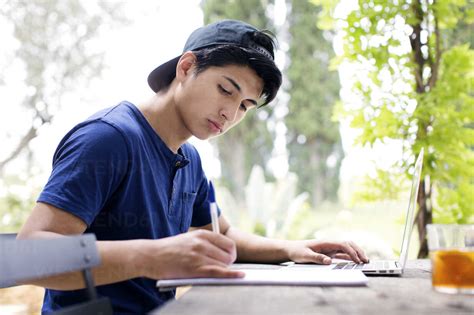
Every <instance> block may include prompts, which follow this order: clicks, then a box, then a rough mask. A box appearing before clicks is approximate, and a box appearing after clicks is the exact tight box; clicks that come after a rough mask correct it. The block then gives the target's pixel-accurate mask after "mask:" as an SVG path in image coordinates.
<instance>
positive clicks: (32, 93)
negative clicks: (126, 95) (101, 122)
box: [0, 0, 125, 173]
mask: <svg viewBox="0 0 474 315" xmlns="http://www.w3.org/2000/svg"><path fill="white" fill-rule="evenodd" d="M0 16H1V17H2V18H5V19H6V20H7V21H8V22H9V23H10V25H11V26H12V32H13V36H14V38H15V40H16V41H17V43H18V45H17V48H16V50H15V51H14V52H13V53H12V56H13V57H12V58H13V59H15V60H16V61H19V62H20V63H21V64H22V65H23V67H24V73H25V75H24V91H25V93H24V94H25V97H24V98H23V101H22V105H23V106H24V107H25V108H26V109H27V112H28V114H29V119H31V124H30V126H29V129H28V130H27V131H25V133H24V134H23V135H22V136H19V137H18V141H17V145H16V146H15V147H14V148H12V149H11V152H10V154H9V155H8V156H6V157H5V158H4V159H3V160H0V173H1V172H2V170H3V168H4V166H5V165H6V164H8V163H9V162H10V161H12V160H14V159H15V158H16V157H17V156H18V155H19V154H20V153H21V152H22V151H24V150H25V149H28V144H29V143H30V141H31V140H32V139H34V138H35V137H36V136H37V134H38V130H39V129H40V128H41V126H43V125H45V124H48V123H50V122H51V121H52V119H53V117H54V114H55V112H56V111H57V109H58V108H59V107H60V106H61V97H62V95H63V94H64V93H65V92H67V91H68V90H71V89H74V88H75V87H76V86H77V85H78V84H81V83H84V82H87V81H88V80H89V79H91V78H93V77H95V76H97V75H99V74H100V72H101V70H102V68H103V51H97V49H96V48H94V46H93V45H91V43H93V40H94V38H95V37H96V36H97V35H98V33H99V32H100V30H101V29H103V28H104V25H109V26H110V25H111V24H113V23H118V22H124V21H125V19H124V18H123V16H122V13H121V12H120V3H115V4H114V3H110V2H105V1H98V2H94V3H89V2H87V3H86V2H83V1H79V0H66V1H62V0H47V1H46V0H34V1H33V0H18V1H7V2H6V3H5V4H3V5H2V7H1V8H0ZM7 66H8V65H7Z"/></svg>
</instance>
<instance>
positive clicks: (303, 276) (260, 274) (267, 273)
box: [156, 268, 368, 291]
mask: <svg viewBox="0 0 474 315" xmlns="http://www.w3.org/2000/svg"><path fill="white" fill-rule="evenodd" d="M233 269H236V268H233ZM238 270H242V271H244V272H245V277H244V278H187V279H164V280H158V281H157V283H156V286H157V287H158V288H159V290H160V291H167V290H170V289H174V288H175V287H180V286H188V285H299V286H364V285H367V282H368V279H367V277H366V276H365V275H364V274H363V273H362V272H360V271H358V270H344V271H341V272H337V271H334V270H316V271H314V272H308V271H307V270H297V269H288V268H279V269H246V268H238Z"/></svg>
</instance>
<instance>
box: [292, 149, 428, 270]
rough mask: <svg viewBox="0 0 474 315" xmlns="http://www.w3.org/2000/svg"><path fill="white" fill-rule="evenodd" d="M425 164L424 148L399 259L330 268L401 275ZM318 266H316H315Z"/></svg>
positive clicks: (300, 267)
mask: <svg viewBox="0 0 474 315" xmlns="http://www.w3.org/2000/svg"><path fill="white" fill-rule="evenodd" d="M422 164H423V148H422V149H421V151H420V154H419V155H418V158H417V159H416V162H415V171H414V173H413V180H412V184H411V190H410V199H409V201H408V209H407V215H406V220H405V228H404V232H403V239H402V245H401V250H400V257H399V260H374V261H370V262H369V263H367V264H356V263H354V262H349V261H339V262H336V263H333V264H331V266H330V267H329V268H328V269H332V270H360V271H362V272H363V273H365V274H366V275H401V274H402V273H403V270H404V268H405V264H406V262H407V258H408V249H409V246H410V238H411V232H412V230H413V222H414V218H415V209H416V205H417V203H416V201H417V198H418V188H419V185H420V178H421V169H422ZM320 266H321V265H319V266H318V265H306V264H293V265H289V266H288V267H289V268H296V269H302V268H312V269H318V267H320ZM315 267H316V268H315Z"/></svg>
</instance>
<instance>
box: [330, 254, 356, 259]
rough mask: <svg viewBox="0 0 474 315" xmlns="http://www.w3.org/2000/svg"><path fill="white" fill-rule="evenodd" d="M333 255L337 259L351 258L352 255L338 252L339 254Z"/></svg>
mask: <svg viewBox="0 0 474 315" xmlns="http://www.w3.org/2000/svg"><path fill="white" fill-rule="evenodd" d="M331 257H332V258H337V259H345V260H351V256H349V255H347V254H344V253H337V254H334V255H331Z"/></svg>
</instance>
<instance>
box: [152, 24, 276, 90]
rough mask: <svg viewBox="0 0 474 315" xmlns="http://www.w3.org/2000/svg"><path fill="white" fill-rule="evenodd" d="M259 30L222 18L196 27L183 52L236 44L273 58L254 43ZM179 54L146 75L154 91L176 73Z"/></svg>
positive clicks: (270, 53)
mask: <svg viewBox="0 0 474 315" xmlns="http://www.w3.org/2000/svg"><path fill="white" fill-rule="evenodd" d="M255 32H259V30H258V29H256V28H255V27H253V26H252V25H250V24H247V23H244V22H242V21H236V20H223V21H219V22H216V23H212V24H209V25H206V26H203V27H201V28H198V29H197V30H195V31H194V32H192V33H191V35H190V36H189V38H188V40H187V41H186V44H185V45H184V49H183V53H184V52H186V51H190V50H191V51H195V50H199V49H202V48H207V47H212V46H217V45H237V46H240V47H245V48H250V49H254V50H255V51H258V52H259V53H261V54H263V55H265V56H266V57H268V58H269V59H272V60H273V59H274V57H275V56H274V54H273V51H268V50H267V49H266V48H264V47H262V46H261V45H259V44H257V43H255V42H254V41H253V40H252V38H253V37H252V35H253V34H254V33H255ZM179 58H181V55H180V56H178V57H176V58H173V59H171V60H170V61H168V62H166V63H164V64H162V65H161V66H159V67H157V68H156V69H155V70H153V71H152V72H151V73H150V74H149V75H148V85H149V86H150V87H151V89H152V90H153V91H155V92H158V91H159V90H161V89H162V88H163V87H165V86H166V85H168V84H169V82H171V81H172V80H173V78H174V77H175V75H176V65H177V64H178V61H179Z"/></svg>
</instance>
